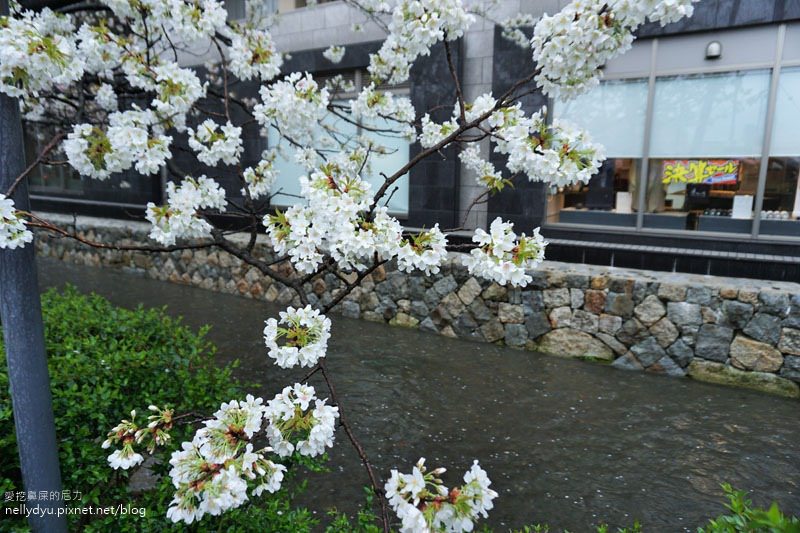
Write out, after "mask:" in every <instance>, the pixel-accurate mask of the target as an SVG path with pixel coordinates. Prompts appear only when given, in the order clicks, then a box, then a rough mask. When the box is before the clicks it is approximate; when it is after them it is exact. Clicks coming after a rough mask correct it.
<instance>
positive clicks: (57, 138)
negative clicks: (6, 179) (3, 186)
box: [6, 132, 64, 197]
mask: <svg viewBox="0 0 800 533" xmlns="http://www.w3.org/2000/svg"><path fill="white" fill-rule="evenodd" d="M63 138H64V133H63V132H60V133H57V134H56V135H55V136H54V137H53V138H52V139H50V142H49V143H47V145H46V146H45V147H44V149H43V150H42V152H41V153H40V154H39V156H38V157H37V158H36V160H35V161H34V162H33V163H31V164H30V165H28V168H26V169H25V170H24V171H22V174H20V175H19V176H17V178H16V179H15V180H14V182H13V183H12V184H11V187H9V188H8V191H6V197H10V196H11V195H12V194H14V189H16V188H17V186H18V185H19V184H20V183H22V180H24V179H25V178H26V177H27V176H28V174H30V173H31V172H33V169H34V168H36V167H37V166H38V165H39V163H41V162H42V161H43V160H44V158H45V156H47V154H49V153H50V152H51V151H52V150H53V148H55V147H56V145H57V144H58V143H59V142H60V141H61V139H63Z"/></svg>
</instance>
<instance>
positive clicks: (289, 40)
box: [30, 0, 800, 281]
mask: <svg viewBox="0 0 800 533" xmlns="http://www.w3.org/2000/svg"><path fill="white" fill-rule="evenodd" d="M270 1H271V2H272V5H273V6H274V8H275V9H276V10H277V11H279V12H280V18H279V22H278V24H277V26H276V28H275V31H274V37H275V39H276V41H277V44H278V48H279V50H281V51H284V52H287V53H289V55H290V57H289V58H288V59H287V61H286V63H285V67H284V70H286V71H295V70H303V71H308V72H311V73H313V74H314V75H315V76H316V77H319V78H324V77H326V76H331V75H336V74H341V75H343V76H344V77H346V78H349V79H350V80H352V81H353V83H354V85H355V87H356V90H357V89H358V87H359V86H360V85H361V84H362V83H363V82H364V80H365V79H366V77H365V72H366V67H367V65H368V62H369V54H370V53H372V52H374V51H376V50H377V49H378V47H379V46H380V43H381V40H382V38H383V36H384V34H383V33H382V31H381V29H380V28H379V27H378V26H376V25H375V24H373V23H371V22H370V21H369V20H368V19H367V18H366V17H365V16H364V15H363V14H360V13H358V12H357V11H356V10H354V9H352V8H351V7H349V6H348V5H347V4H346V3H345V2H343V1H333V2H325V3H320V4H317V5H314V6H305V2H304V1H302V0H277V1H275V0H270ZM566 3H567V2H565V1H563V0H502V1H501V2H499V6H498V8H497V10H496V11H495V12H493V13H491V17H492V18H493V19H495V20H502V19H504V18H505V17H507V16H508V15H511V14H513V13H516V12H520V11H521V12H525V13H531V14H533V15H541V14H543V13H553V12H555V11H557V10H558V9H560V8H561V7H563V5H565V4H566ZM229 9H230V10H231V16H233V17H235V16H237V14H239V13H241V11H242V9H241V6H239V5H238V4H233V5H231V6H230V8H229ZM354 25H359V26H360V27H361V31H359V32H354V31H353V26H354ZM333 44H336V45H344V46H346V48H347V52H346V53H345V56H344V58H343V60H342V62H341V63H338V64H333V63H331V62H330V61H328V60H326V59H325V58H324V57H323V55H322V52H323V51H324V50H325V49H326V48H327V47H328V46H330V45H333ZM455 55H456V57H455V60H456V65H457V70H458V75H459V77H460V81H461V85H462V87H463V89H464V92H465V97H466V98H467V99H473V98H475V97H477V96H478V95H480V94H482V93H486V92H490V91H491V92H492V93H493V94H495V95H498V94H502V93H503V92H505V91H506V90H507V89H508V88H509V87H510V86H511V84H513V83H514V82H515V81H517V79H518V78H519V77H520V73H523V72H529V71H530V70H532V69H533V68H534V65H533V63H532V60H531V54H530V51H529V50H524V49H522V48H520V47H518V46H517V45H515V44H514V43H512V42H511V41H509V40H507V39H505V38H504V37H503V36H502V34H501V31H500V29H499V28H498V27H497V26H496V25H495V24H494V23H493V22H490V21H487V20H479V21H478V22H477V23H476V24H475V25H474V26H473V27H471V28H470V30H469V31H468V32H467V34H466V35H465V36H464V38H462V39H461V40H460V41H459V43H458V47H457V50H456V54H455ZM237 90H238V91H239V92H241V93H242V94H245V95H246V94H257V87H254V86H246V85H243V86H242V87H239V88H237ZM387 90H392V91H395V92H398V93H402V94H406V95H408V96H409V97H410V98H411V100H412V102H413V103H414V105H415V107H416V108H417V109H418V110H424V109H430V108H437V111H435V112H434V113H432V118H433V119H434V120H436V121H444V120H446V119H447V118H449V115H450V109H448V108H447V106H449V105H452V103H453V101H454V89H453V85H452V81H451V80H450V76H449V75H448V74H447V63H446V58H445V55H444V50H443V48H441V47H437V48H434V50H433V51H432V53H431V55H430V56H428V57H424V58H421V59H420V60H419V61H418V62H417V63H416V64H415V65H414V68H413V70H412V75H411V78H410V81H409V83H408V84H407V85H404V86H401V87H391V88H387ZM346 96H347V95H343V98H346ZM544 105H546V106H548V110H549V113H550V116H552V117H555V118H563V119H566V120H569V121H571V122H573V123H576V124H577V125H579V126H582V127H584V128H586V129H587V130H588V131H589V132H590V133H591V134H592V136H593V138H594V139H595V140H596V141H599V142H600V143H602V144H603V145H604V146H605V147H606V151H607V155H608V160H607V162H606V163H605V164H604V166H603V168H602V169H601V171H600V173H599V174H598V175H597V176H595V177H594V178H593V179H592V180H591V181H590V182H589V183H588V184H587V185H576V186H572V187H566V188H561V189H553V188H550V187H547V186H545V185H543V184H538V183H528V182H524V183H523V182H519V183H518V184H516V186H515V188H514V189H512V190H505V191H503V192H501V193H499V194H497V195H495V196H492V197H491V199H490V200H489V202H488V203H485V204H479V205H477V206H474V207H473V208H472V209H470V210H469V213H467V210H468V209H469V207H470V206H471V204H472V202H473V200H474V199H475V198H476V197H478V196H479V195H480V194H481V193H482V192H483V189H482V188H481V187H480V186H479V185H478V184H477V182H476V180H475V176H474V175H471V173H470V172H469V171H468V170H466V169H463V168H461V166H460V165H459V164H458V159H457V157H456V154H455V152H454V151H453V149H448V150H446V151H445V152H444V153H442V154H437V155H436V156H434V157H430V158H428V159H427V160H424V161H423V162H422V163H421V164H420V165H417V166H415V167H414V168H413V169H412V171H411V172H410V174H409V175H408V176H407V177H406V178H404V179H403V180H401V182H400V184H399V187H398V190H397V191H395V193H394V195H393V196H392V201H391V203H390V205H389V208H390V210H391V211H392V212H393V213H395V214H396V215H397V216H398V218H400V219H401V221H403V222H404V223H405V224H406V226H407V227H411V228H413V227H422V226H427V227H430V226H431V225H432V224H434V223H437V222H438V223H439V224H440V226H442V227H445V228H454V227H467V228H474V227H485V226H486V225H487V223H488V222H490V221H491V220H493V219H494V218H495V217H497V216H501V217H503V218H505V219H509V220H511V221H513V222H514V223H515V226H516V229H517V231H527V232H530V230H531V229H532V228H534V227H539V226H541V228H542V233H543V234H544V235H545V236H546V237H547V238H548V240H549V241H550V242H551V244H550V247H549V248H548V258H550V259H553V260H561V261H568V262H585V263H592V264H606V265H613V266H622V267H632V268H645V269H653V270H663V271H678V272H691V273H696V274H714V275H732V276H744V277H754V278H764V279H776V280H787V281H798V280H800V251H798V245H800V176H799V174H800V1H799V0H786V1H780V0H748V1H731V0H702V1H701V2H700V3H699V4H697V5H696V10H695V14H694V16H693V17H692V18H690V19H686V20H683V21H680V22H678V23H676V24H671V25H668V26H666V27H661V26H659V25H648V26H645V27H643V28H641V29H640V31H639V34H638V39H637V40H636V41H635V43H634V47H633V49H632V50H630V51H629V52H627V53H626V54H624V55H623V56H621V57H619V58H618V59H615V60H613V61H611V62H609V63H608V64H607V65H605V67H604V81H603V82H602V83H601V85H600V86H599V87H598V88H596V89H595V90H593V91H591V92H590V93H588V94H586V95H583V96H581V97H579V98H577V99H574V100H571V101H568V102H559V101H553V100H548V99H547V98H546V97H545V96H544V95H542V94H541V93H537V92H533V93H531V94H529V95H527V96H526V97H525V98H524V99H523V106H524V107H525V109H526V111H528V112H534V111H536V110H538V109H539V108H540V107H541V106H544ZM352 128H353V133H355V134H358V133H366V131H362V125H352ZM245 141H246V153H247V154H248V155H247V157H254V158H256V159H257V158H258V156H259V154H260V153H261V150H263V149H264V148H265V147H267V146H270V144H271V142H272V141H273V139H270V138H269V135H267V136H266V138H264V137H263V136H262V134H261V132H260V131H258V130H257V129H255V128H253V130H252V131H248V132H245ZM387 142H389V143H390V144H391V146H390V148H391V150H390V151H389V152H388V153H387V154H385V155H384V156H382V157H381V158H380V159H379V160H378V161H377V163H376V167H377V169H376V176H375V177H374V179H379V176H377V173H378V172H379V171H380V169H381V168H385V169H386V170H393V169H396V168H399V167H400V166H402V165H403V164H404V163H405V162H407V161H408V160H409V159H410V158H413V157H414V155H415V154H416V153H417V152H418V151H419V146H418V145H416V144H412V143H407V142H405V141H401V140H398V139H393V140H391V141H387ZM31 144H33V141H32V142H31ZM484 144H485V145H484V146H482V151H483V153H489V152H490V150H491V146H489V145H488V141H484ZM30 149H31V150H30V151H31V153H33V150H34V149H35V146H31V147H30ZM492 157H493V159H494V162H495V164H497V165H498V166H502V160H501V159H500V158H499V157H498V156H495V155H493V156H492ZM176 163H177V164H178V165H180V164H181V161H180V158H179V157H178V158H176ZM279 164H280V165H282V167H283V170H284V172H283V173H282V174H283V176H284V177H283V178H282V180H281V181H279V183H278V187H279V188H280V189H281V190H282V191H284V192H285V193H286V194H285V195H283V196H280V195H279V196H278V197H276V198H275V199H274V200H273V204H275V205H276V206H282V205H288V204H289V203H292V202H293V201H296V200H293V196H292V193H293V192H296V191H294V189H293V188H294V187H297V185H295V184H294V183H293V182H294V181H296V180H295V177H296V175H297V172H299V171H300V170H299V169H295V168H294V167H293V163H292V162H291V161H289V160H285V161H279ZM185 170H187V171H189V172H197V171H199V170H201V169H193V168H188V169H185ZM163 182H164V179H162V180H153V179H142V178H140V177H138V176H135V175H129V176H119V177H116V178H114V179H112V180H111V181H110V182H107V183H99V182H90V181H88V180H86V179H81V178H79V177H77V176H74V175H73V174H71V173H69V172H66V171H64V170H63V169H61V170H58V169H56V170H54V171H50V170H46V171H45V170H43V171H41V172H40V173H39V174H38V175H37V176H36V177H35V178H34V181H33V182H32V187H31V189H32V199H33V201H34V207H35V208H38V209H57V210H60V211H67V212H73V211H74V212H80V213H87V214H91V213H94V214H104V215H108V214H112V215H114V216H133V217H135V216H141V213H142V211H143V208H144V204H145V203H146V202H148V201H154V202H159V201H160V200H161V194H162V190H163V185H164V183H163ZM120 185H122V186H123V187H124V188H120ZM229 185H230V186H229V187H228V188H229V192H234V191H235V190H236V184H235V183H234V182H233V178H230V184H229Z"/></svg>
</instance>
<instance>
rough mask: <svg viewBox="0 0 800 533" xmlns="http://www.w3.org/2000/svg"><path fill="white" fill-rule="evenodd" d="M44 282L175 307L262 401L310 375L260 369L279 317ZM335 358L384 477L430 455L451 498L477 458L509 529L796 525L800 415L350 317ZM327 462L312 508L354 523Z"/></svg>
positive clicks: (200, 295) (184, 291)
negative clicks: (750, 515) (755, 513)
mask: <svg viewBox="0 0 800 533" xmlns="http://www.w3.org/2000/svg"><path fill="white" fill-rule="evenodd" d="M40 282H41V283H42V285H43V286H53V285H61V284H63V283H65V282H70V283H73V284H75V285H77V286H78V288H80V289H82V290H84V291H95V292H98V293H99V294H102V295H104V296H106V297H107V298H109V299H110V300H111V301H112V302H114V303H115V304H118V305H123V306H127V307H131V306H135V305H136V304H139V303H143V304H144V305H146V306H161V305H165V304H166V305H167V306H168V309H169V312H170V313H173V314H175V315H182V316H184V317H185V322H186V323H188V324H189V325H191V326H193V327H197V326H200V325H202V324H207V323H209V324H212V325H213V329H212V330H211V333H210V338H211V340H213V341H214V342H215V343H216V344H217V346H218V347H219V355H220V358H221V359H223V360H231V359H235V358H239V359H240V360H241V361H242V365H241V368H240V371H239V373H240V375H241V376H242V377H244V378H245V379H247V380H250V381H253V380H257V381H258V382H259V383H260V384H261V385H260V390H258V391H253V392H254V393H255V392H257V393H259V394H261V395H264V396H265V397H271V396H272V395H274V394H275V393H276V392H278V391H279V390H280V389H281V388H282V387H283V386H284V385H286V384H289V383H292V382H293V380H296V379H299V378H300V377H301V376H302V375H303V373H302V372H299V371H298V372H287V371H283V370H281V369H279V368H277V367H276V366H274V365H272V364H271V363H270V360H268V358H267V356H266V349H265V348H264V345H263V342H262V339H261V331H262V329H263V323H264V320H265V319H266V318H268V317H269V316H275V315H276V314H277V312H278V310H279V309H278V308H277V307H275V306H273V305H270V304H266V303H263V302H257V301H253V300H248V299H244V298H239V297H236V296H230V295H223V294H218V293H214V292H209V291H204V290H201V289H194V288H190V287H184V286H178V285H173V284H168V283H164V282H158V281H151V280H146V279H142V278H138V277H135V276H131V275H126V274H123V273H120V272H113V271H105V270H100V269H94V268H89V267H76V266H70V265H64V264H62V263H59V262H53V261H45V260H41V261H40ZM328 357H329V361H330V362H329V365H330V367H331V371H332V374H333V375H334V376H336V377H337V386H338V388H339V394H341V396H342V398H343V403H344V407H345V408H346V409H347V412H348V415H349V417H350V420H351V421H352V422H353V423H354V424H355V431H356V434H357V435H359V436H360V437H361V438H362V440H363V442H364V445H365V447H366V449H367V450H368V451H370V454H371V457H372V459H373V461H374V462H375V463H376V465H377V467H378V468H379V471H380V472H381V473H382V475H384V476H385V475H387V474H388V471H389V469H390V468H392V467H398V468H400V469H401V470H403V469H405V470H406V471H408V470H410V467H411V465H413V463H414V462H415V461H416V460H417V459H418V458H419V457H420V456H425V457H427V459H428V465H435V466H438V465H442V466H446V467H448V468H449V470H450V472H448V474H447V475H446V479H447V480H452V482H453V484H455V483H456V482H459V481H460V476H461V475H462V474H463V472H464V471H466V470H467V468H468V466H469V465H470V464H471V461H472V459H473V458H476V459H480V461H481V464H482V466H484V468H486V470H487V471H488V472H489V475H490V477H491V479H492V480H493V488H495V490H497V491H498V492H499V493H500V496H501V497H500V498H499V499H498V500H496V507H495V510H494V512H493V513H492V514H491V518H490V524H491V525H493V526H495V527H497V528H498V529H501V530H502V529H503V528H504V527H511V526H520V525H522V524H524V523H531V522H535V521H540V522H549V523H550V524H552V525H554V526H557V527H563V528H570V529H571V530H572V531H586V530H587V525H589V524H593V523H597V522H598V521H600V520H605V521H606V522H608V523H609V524H611V525H614V526H619V525H625V524H630V523H632V522H633V520H634V519H639V520H640V521H642V522H643V524H645V525H646V526H648V527H647V528H646V529H647V531H680V530H683V529H686V530H694V528H695V527H696V526H698V525H700V524H701V523H703V522H704V519H705V518H707V517H709V516H712V515H716V514H719V513H720V512H722V510H723V509H722V503H721V501H722V499H721V491H720V489H719V485H720V483H722V482H726V481H727V482H729V483H731V484H733V485H734V486H736V487H738V488H741V489H744V490H749V491H752V492H753V495H754V500H755V501H756V502H757V503H760V504H764V503H767V502H768V501H771V500H777V501H778V502H779V503H780V504H781V506H782V507H783V508H784V510H785V511H787V512H794V513H795V514H800V488H798V483H799V482H800V425H799V424H798V422H800V404H798V403H797V402H796V401H792V400H785V399H781V398H776V397H771V396H767V395H762V394H759V393H756V392H752V391H745V390H736V389H729V388H721V387H717V386H714V385H706V384H702V383H697V382H693V381H691V380H688V379H683V380H675V379H669V378H665V377H661V376H651V375H647V374H643V373H627V372H622V371H618V370H615V369H612V368H609V367H605V366H600V365H593V364H589V363H583V362H578V361H570V360H563V359H558V358H553V357H546V356H540V355H538V354H533V353H530V352H524V351H517V350H512V349H508V348H503V347H498V346H494V345H486V344H473V343H469V342H464V341H458V340H452V339H448V338H445V337H440V336H435V335H431V334H427V333H423V332H419V331H415V330H406V329H402V328H391V327H389V326H385V325H382V324H373V323H369V322H362V321H358V320H348V319H344V318H341V317H334V320H333V331H332V337H331V342H330V348H329V351H328ZM312 383H313V384H314V385H315V386H318V387H319V388H321V387H322V384H321V383H318V382H316V381H314V380H313V379H312ZM132 401H135V399H132ZM130 407H131V408H133V407H136V406H135V405H131V406H130ZM331 455H332V461H331V468H332V471H333V472H332V473H330V474H320V475H315V476H314V478H313V479H312V481H311V483H310V487H312V488H311V491H312V496H313V498H309V502H308V503H309V505H310V506H311V507H312V508H314V509H317V510H318V511H320V512H322V511H324V509H325V508H327V507H328V506H332V505H334V504H336V505H337V506H338V507H339V508H340V509H343V510H348V509H354V508H355V506H356V504H357V503H360V501H361V489H360V486H361V485H363V484H365V481H366V480H365V477H364V474H363V471H362V470H361V468H360V466H359V462H358V458H357V456H356V455H355V453H354V452H353V451H352V449H351V448H350V447H349V444H348V443H347V442H346V441H345V438H344V435H343V434H341V432H340V433H339V434H338V440H337V445H336V446H335V448H334V451H333V452H332V454H331ZM448 475H449V476H452V477H447V476H448Z"/></svg>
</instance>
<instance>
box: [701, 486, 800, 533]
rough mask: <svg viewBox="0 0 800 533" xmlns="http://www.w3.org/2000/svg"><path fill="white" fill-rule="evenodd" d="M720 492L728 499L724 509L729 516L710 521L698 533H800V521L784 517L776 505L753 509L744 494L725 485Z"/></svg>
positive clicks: (751, 503)
mask: <svg viewBox="0 0 800 533" xmlns="http://www.w3.org/2000/svg"><path fill="white" fill-rule="evenodd" d="M722 490H724V491H725V495H726V496H727V497H728V503H727V504H726V505H725V507H727V508H728V510H729V511H730V512H731V514H730V515H725V516H720V517H718V518H716V519H715V520H711V521H710V522H709V523H708V525H707V526H706V527H705V528H699V529H698V530H697V531H698V533H800V519H798V518H797V517H794V516H793V517H787V516H785V515H784V514H783V513H782V512H781V510H780V509H779V508H778V504H777V503H773V504H772V505H771V506H770V508H769V509H759V508H757V507H756V508H754V507H753V502H752V501H750V500H749V499H748V498H747V493H746V492H744V491H740V490H736V489H734V488H733V487H731V486H730V485H728V484H727V483H725V484H723V485H722Z"/></svg>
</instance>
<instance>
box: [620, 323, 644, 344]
mask: <svg viewBox="0 0 800 533" xmlns="http://www.w3.org/2000/svg"><path fill="white" fill-rule="evenodd" d="M648 336H650V333H649V332H648V331H647V328H646V327H644V325H643V324H642V323H641V322H639V321H638V320H637V319H635V318H631V319H628V320H626V321H625V322H623V323H622V327H621V328H620V329H619V331H617V334H616V337H617V339H619V341H620V342H622V343H623V344H626V345H628V346H633V345H634V344H636V343H638V342H641V341H642V340H644V339H646V338H647V337H648Z"/></svg>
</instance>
